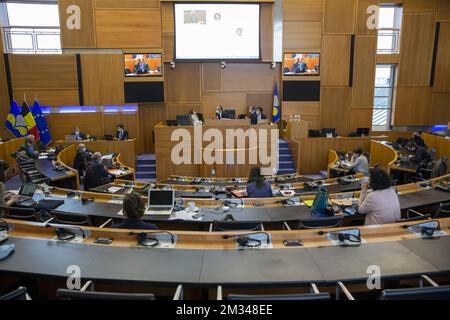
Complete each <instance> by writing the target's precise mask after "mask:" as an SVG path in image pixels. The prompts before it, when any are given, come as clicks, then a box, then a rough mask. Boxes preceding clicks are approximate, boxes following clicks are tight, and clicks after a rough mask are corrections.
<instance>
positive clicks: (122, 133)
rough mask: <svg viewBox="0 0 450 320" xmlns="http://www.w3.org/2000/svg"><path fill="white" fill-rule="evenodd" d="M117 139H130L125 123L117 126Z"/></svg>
mask: <svg viewBox="0 0 450 320" xmlns="http://www.w3.org/2000/svg"><path fill="white" fill-rule="evenodd" d="M116 139H117V140H128V131H126V130H125V127H124V126H123V124H119V125H118V126H117V133H116Z"/></svg>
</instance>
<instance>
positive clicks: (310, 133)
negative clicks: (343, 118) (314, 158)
mask: <svg viewBox="0 0 450 320" xmlns="http://www.w3.org/2000/svg"><path fill="white" fill-rule="evenodd" d="M308 136H309V137H310V138H319V137H320V131H319V130H312V129H310V130H308Z"/></svg>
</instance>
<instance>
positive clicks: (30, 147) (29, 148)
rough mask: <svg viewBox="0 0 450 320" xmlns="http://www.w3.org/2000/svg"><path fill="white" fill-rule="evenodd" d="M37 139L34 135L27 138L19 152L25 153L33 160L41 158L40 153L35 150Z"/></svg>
mask: <svg viewBox="0 0 450 320" xmlns="http://www.w3.org/2000/svg"><path fill="white" fill-rule="evenodd" d="M34 144H35V138H34V136H33V135H32V134H30V135H28V136H27V137H26V138H25V142H24V143H23V144H22V145H21V146H20V149H19V151H25V152H26V154H27V156H28V157H29V158H31V159H37V158H39V151H37V150H36V148H35V145H34Z"/></svg>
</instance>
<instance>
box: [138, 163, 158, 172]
mask: <svg viewBox="0 0 450 320" xmlns="http://www.w3.org/2000/svg"><path fill="white" fill-rule="evenodd" d="M155 169H156V166H155V165H154V164H138V165H137V167H136V171H154V170H155Z"/></svg>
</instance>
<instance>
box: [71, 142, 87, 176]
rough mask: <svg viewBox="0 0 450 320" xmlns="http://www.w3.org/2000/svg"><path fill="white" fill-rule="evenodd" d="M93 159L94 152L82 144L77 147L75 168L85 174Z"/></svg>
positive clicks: (74, 161)
mask: <svg viewBox="0 0 450 320" xmlns="http://www.w3.org/2000/svg"><path fill="white" fill-rule="evenodd" d="M91 158H92V152H90V151H89V150H87V149H86V145H85V144H84V143H80V144H79V145H78V146H77V153H76V155H75V159H74V160H73V168H74V169H75V170H78V171H80V172H81V173H84V171H86V168H87V167H88V163H89V161H91Z"/></svg>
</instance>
